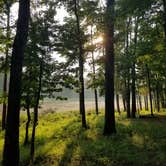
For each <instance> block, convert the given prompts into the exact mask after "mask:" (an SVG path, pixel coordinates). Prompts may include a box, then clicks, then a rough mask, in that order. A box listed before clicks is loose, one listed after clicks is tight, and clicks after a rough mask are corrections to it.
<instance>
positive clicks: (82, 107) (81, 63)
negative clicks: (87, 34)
mask: <svg viewBox="0 0 166 166" xmlns="http://www.w3.org/2000/svg"><path fill="white" fill-rule="evenodd" d="M78 6H79V4H78V2H77V0H74V13H75V17H76V23H77V33H78V34H77V36H78V42H79V83H80V90H79V97H80V113H81V115H82V127H83V128H87V125H86V115H85V95H84V52H83V44H82V37H81V30H80V19H79V15H78Z"/></svg>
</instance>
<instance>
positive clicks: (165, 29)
mask: <svg viewBox="0 0 166 166" xmlns="http://www.w3.org/2000/svg"><path fill="white" fill-rule="evenodd" d="M163 9H164V13H163V22H164V23H163V27H164V34H165V42H166V0H163Z"/></svg>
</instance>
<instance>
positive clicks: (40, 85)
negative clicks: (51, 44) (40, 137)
mask: <svg viewBox="0 0 166 166" xmlns="http://www.w3.org/2000/svg"><path fill="white" fill-rule="evenodd" d="M42 76H43V57H42V58H41V59H40V72H39V86H38V89H37V93H36V102H35V106H34V121H33V128H32V137H31V151H30V156H31V162H32V163H33V162H34V154H35V134H36V126H37V124H38V108H39V100H40V93H41V88H42Z"/></svg>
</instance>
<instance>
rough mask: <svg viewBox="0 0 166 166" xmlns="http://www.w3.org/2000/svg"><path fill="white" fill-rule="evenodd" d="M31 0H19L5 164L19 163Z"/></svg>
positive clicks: (12, 61) (12, 60)
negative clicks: (24, 71)
mask: <svg viewBox="0 0 166 166" xmlns="http://www.w3.org/2000/svg"><path fill="white" fill-rule="evenodd" d="M29 15H30V0H21V1H19V15H18V22H17V32H16V36H15V40H14V43H13V51H12V59H11V69H10V84H9V96H8V112H7V123H6V133H5V144H4V153H3V166H10V165H12V166H18V165H19V114H20V97H21V75H22V63H23V57H24V50H25V46H26V42H27V36H28V22H29Z"/></svg>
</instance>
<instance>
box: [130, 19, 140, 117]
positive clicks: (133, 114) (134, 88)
mask: <svg viewBox="0 0 166 166" xmlns="http://www.w3.org/2000/svg"><path fill="white" fill-rule="evenodd" d="M137 33H138V18H135V29H134V53H133V64H132V74H131V76H132V85H131V89H132V114H131V115H132V118H135V117H136V115H135V114H136V85H135V82H136V71H135V70H136V69H135V65H136V49H137V35H138V34H137Z"/></svg>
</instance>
